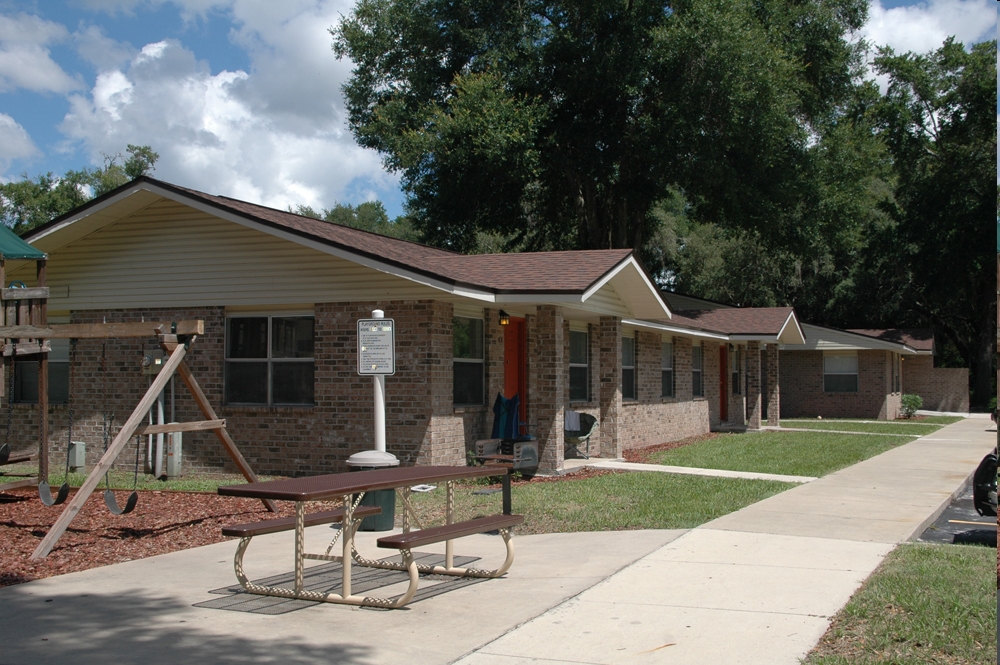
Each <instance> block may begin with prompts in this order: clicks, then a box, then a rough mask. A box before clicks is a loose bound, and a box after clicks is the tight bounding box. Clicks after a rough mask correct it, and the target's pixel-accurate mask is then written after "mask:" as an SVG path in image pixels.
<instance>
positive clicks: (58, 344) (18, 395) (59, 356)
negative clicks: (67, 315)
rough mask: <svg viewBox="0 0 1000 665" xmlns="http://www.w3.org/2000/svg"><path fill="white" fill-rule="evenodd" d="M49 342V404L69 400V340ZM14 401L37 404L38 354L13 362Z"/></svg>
mask: <svg viewBox="0 0 1000 665" xmlns="http://www.w3.org/2000/svg"><path fill="white" fill-rule="evenodd" d="M48 342H49V349H50V350H49V370H48V374H47V375H48V377H49V404H67V403H68V402H69V340H68V339H51V340H48ZM14 365H15V368H14V402H15V403H17V404H38V356H28V358H26V359H23V360H18V361H16V362H15V363H14Z"/></svg>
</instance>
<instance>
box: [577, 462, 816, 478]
mask: <svg viewBox="0 0 1000 665" xmlns="http://www.w3.org/2000/svg"><path fill="white" fill-rule="evenodd" d="M563 464H564V467H565V469H566V470H567V471H573V470H575V469H579V468H582V467H590V468H592V469H613V470H615V471H651V472H653V473H676V474H680V475H685V476H714V477H716V478H747V479H749V480H777V481H779V482H783V483H811V482H812V481H814V480H816V478H813V477H812V476H785V475H782V474H780V473H757V472H756V471H729V470H727V469H700V468H698V467H693V466H668V465H665V464H640V463H638V462H625V461H623V460H617V459H607V460H606V459H589V460H586V459H583V460H581V459H573V460H566V461H565V462H564V463H563Z"/></svg>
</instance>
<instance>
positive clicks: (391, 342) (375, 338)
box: [358, 319, 396, 375]
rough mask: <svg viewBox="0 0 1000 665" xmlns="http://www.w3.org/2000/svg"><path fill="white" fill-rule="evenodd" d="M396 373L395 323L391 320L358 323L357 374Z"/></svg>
mask: <svg viewBox="0 0 1000 665" xmlns="http://www.w3.org/2000/svg"><path fill="white" fill-rule="evenodd" d="M395 373H396V322H395V321H393V320H392V319H361V320H360V321H358V374H362V375H372V374H395Z"/></svg>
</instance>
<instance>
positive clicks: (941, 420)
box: [918, 416, 965, 425]
mask: <svg viewBox="0 0 1000 665" xmlns="http://www.w3.org/2000/svg"><path fill="white" fill-rule="evenodd" d="M959 420H965V418H963V417H961V416H921V417H920V420H919V421H918V422H920V423H921V424H923V423H927V424H928V425H951V424H952V423H957V422H958V421H959Z"/></svg>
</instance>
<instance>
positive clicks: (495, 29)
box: [332, 0, 867, 250]
mask: <svg viewBox="0 0 1000 665" xmlns="http://www.w3.org/2000/svg"><path fill="white" fill-rule="evenodd" d="M866 11H867V3H865V2H863V1H862V0H832V1H830V2H819V1H818V0H805V1H803V2H799V1H793V0H761V1H759V2H754V3H750V2H746V1H744V0H677V1H674V2H664V1H662V0H659V1H655V0H629V1H626V2H623V1H621V0H585V1H580V0H554V1H546V0H524V1H522V2H517V3H512V2H502V1H498V0H464V1H461V2H455V1H454V0H361V2H359V3H358V5H357V6H356V7H355V9H354V11H353V12H352V13H351V14H350V15H349V16H347V17H345V18H344V19H343V20H342V21H341V22H340V23H339V25H338V26H337V27H336V28H335V29H333V30H332V33H333V36H334V50H335V51H336V53H337V55H338V56H339V57H350V58H351V60H352V61H353V62H354V63H355V64H356V67H355V69H354V72H353V74H352V77H351V79H350V80H349V81H348V82H347V84H346V85H345V86H344V92H345V95H346V98H347V105H348V109H349V112H350V126H351V129H352V131H353V132H354V135H355V137H356V138H357V140H358V142H359V143H360V144H361V145H364V146H366V147H370V148H373V149H375V150H378V151H379V152H380V153H381V154H382V156H383V159H384V162H385V165H386V166H387V168H389V169H390V170H392V171H395V172H398V173H400V174H401V175H402V184H403V188H404V191H405V192H406V193H407V196H408V209H409V213H410V215H411V216H412V218H413V220H414V225H415V226H416V228H417V230H418V231H419V233H420V234H421V237H422V238H423V239H425V240H426V241H429V242H431V243H434V244H438V245H441V246H445V247H449V248H452V249H458V250H469V249H472V248H473V247H474V246H475V245H476V243H477V238H481V237H482V236H480V235H479V234H480V233H481V232H485V233H487V234H493V236H492V237H503V238H506V239H507V242H508V246H517V247H523V248H527V249H541V248H553V247H559V248H566V247H578V248H599V247H635V248H641V247H642V246H643V245H644V244H645V242H646V241H647V239H648V238H649V237H650V236H651V234H652V233H653V232H654V231H655V223H656V220H655V218H653V217H652V216H651V215H650V211H651V210H652V209H653V207H654V205H655V204H656V202H657V201H658V200H660V199H661V198H663V197H664V196H666V195H667V194H668V192H669V191H671V190H672V189H679V190H681V191H683V192H684V193H685V196H686V197H687V200H688V201H689V204H690V205H691V206H692V209H693V210H694V212H695V214H696V215H697V216H698V217H699V218H700V219H703V220H704V221H710V222H714V223H717V224H720V225H723V226H741V227H743V228H745V229H749V230H753V231H756V232H758V233H761V234H764V235H768V236H770V235H777V236H782V235H785V236H789V237H791V238H792V239H797V238H798V235H799V233H798V230H797V227H796V225H795V224H794V223H791V222H790V221H788V217H789V214H790V213H792V212H794V210H795V207H796V201H797V199H798V198H799V195H800V190H801V187H802V183H801V173H802V172H803V169H804V164H805V162H807V161H808V150H809V143H810V137H811V135H812V133H813V124H814V123H816V122H819V121H821V120H822V119H823V118H825V117H826V116H827V115H829V114H830V113H831V112H832V110H833V109H834V107H835V105H836V104H837V102H838V101H839V100H840V99H841V98H843V97H844V96H845V95H846V94H847V93H848V92H849V90H850V86H851V80H852V76H853V75H854V73H855V70H856V68H857V66H858V65H859V59H858V47H857V46H852V45H851V44H850V43H848V41H847V40H846V39H845V36H846V35H847V33H848V32H850V31H852V30H856V29H857V28H859V27H860V26H861V25H862V24H863V22H864V18H865V14H866ZM806 26H807V27H808V29H806Z"/></svg>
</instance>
